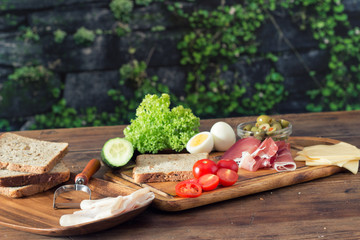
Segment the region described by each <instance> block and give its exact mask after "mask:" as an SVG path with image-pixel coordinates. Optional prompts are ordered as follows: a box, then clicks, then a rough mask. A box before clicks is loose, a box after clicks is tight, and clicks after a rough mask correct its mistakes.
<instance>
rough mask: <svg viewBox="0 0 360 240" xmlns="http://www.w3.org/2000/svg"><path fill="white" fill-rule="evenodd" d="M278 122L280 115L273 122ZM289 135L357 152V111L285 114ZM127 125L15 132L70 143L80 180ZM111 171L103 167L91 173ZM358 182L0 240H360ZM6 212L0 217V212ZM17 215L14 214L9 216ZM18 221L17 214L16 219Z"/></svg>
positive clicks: (321, 182) (1, 234)
mask: <svg viewBox="0 0 360 240" xmlns="http://www.w3.org/2000/svg"><path fill="white" fill-rule="evenodd" d="M277 117H280V116H277ZM281 117H283V118H286V119H288V120H290V121H291V122H292V123H293V134H292V136H313V137H326V138H332V139H336V140H341V141H345V142H348V143H351V144H353V145H355V146H357V147H360V129H359V128H358V127H357V126H358V122H359V119H360V111H350V112H325V113H306V114H287V115H281ZM255 119H256V117H255V116H252V117H243V118H228V119H209V120H202V121H201V127H200V130H209V129H210V127H211V126H212V124H214V123H215V122H217V121H220V120H223V121H226V122H228V123H229V124H230V125H231V126H232V127H233V128H234V129H235V128H236V125H237V124H239V123H240V122H244V121H249V120H255ZM123 128H124V126H113V127H99V128H78V129H56V130H39V131H25V132H20V133H19V134H22V135H24V136H30V137H35V138H39V139H44V140H51V141H67V142H68V143H69V153H68V154H67V155H66V157H65V159H64V160H65V163H66V164H67V165H68V167H70V169H71V170H72V172H74V173H79V172H81V170H82V168H83V167H84V166H85V165H86V163H87V162H88V161H89V160H90V159H91V158H98V157H99V156H100V155H99V154H100V150H101V148H102V145H103V144H104V143H105V141H106V140H107V139H109V138H111V137H117V136H120V137H121V136H123V133H122V130H123ZM107 171H108V168H106V167H105V166H102V167H101V169H100V171H99V172H98V173H97V174H96V176H97V177H102V174H104V173H105V172H107ZM359 196H360V175H359V174H357V175H353V174H349V173H347V172H344V173H338V174H335V175H332V176H329V177H326V178H321V179H318V180H313V181H310V182H306V183H301V184H296V185H293V186H290V187H283V188H279V189H276V190H270V191H266V192H262V193H257V194H252V195H249V196H244V197H241V198H236V199H232V200H227V201H223V202H218V203H214V204H210V205H206V206H202V207H197V208H193V209H189V210H185V211H180V212H165V211H160V210H158V209H156V208H148V209H147V210H146V211H145V212H144V213H143V214H141V215H140V216H138V217H136V218H134V219H132V220H130V221H128V222H126V223H123V224H121V225H118V226H115V227H113V228H111V229H108V230H106V231H101V232H97V233H93V234H87V235H83V236H74V237H71V238H70V237H56V238H55V237H45V236H41V235H36V234H31V233H26V232H23V231H17V230H14V229H11V228H8V227H4V226H0V239H5V240H7V239H16V240H17V239H29V240H34V239H41V240H43V239H57V240H58V239H74V240H85V239H359V238H360V229H359V225H360V207H359ZM0 211H3V210H0ZM14 213H16V214H18V213H17V210H16V209H13V210H12V211H9V214H14ZM16 214H15V215H16Z"/></svg>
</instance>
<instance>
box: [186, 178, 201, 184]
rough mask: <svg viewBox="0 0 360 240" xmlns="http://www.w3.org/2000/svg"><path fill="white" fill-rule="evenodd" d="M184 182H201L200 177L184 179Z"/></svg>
mask: <svg viewBox="0 0 360 240" xmlns="http://www.w3.org/2000/svg"><path fill="white" fill-rule="evenodd" d="M183 182H191V183H199V179H197V178H191V179H188V180H184V181H183Z"/></svg>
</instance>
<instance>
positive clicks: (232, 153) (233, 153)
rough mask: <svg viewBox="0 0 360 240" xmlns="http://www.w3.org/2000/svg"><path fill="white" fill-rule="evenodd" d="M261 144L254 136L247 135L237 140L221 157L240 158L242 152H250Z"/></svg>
mask: <svg viewBox="0 0 360 240" xmlns="http://www.w3.org/2000/svg"><path fill="white" fill-rule="evenodd" d="M260 144H261V141H260V140H259V139H257V138H254V137H247V138H242V139H240V140H238V141H237V142H236V143H234V145H232V146H231V147H230V148H229V149H228V150H227V151H226V152H225V153H224V155H223V156H222V157H221V159H232V160H235V159H236V158H241V157H242V155H243V152H246V153H248V154H252V153H253V152H254V151H255V150H256V149H257V148H258V147H259V146H260Z"/></svg>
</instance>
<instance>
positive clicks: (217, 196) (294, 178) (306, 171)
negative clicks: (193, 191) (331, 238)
mask: <svg viewBox="0 0 360 240" xmlns="http://www.w3.org/2000/svg"><path fill="white" fill-rule="evenodd" d="M289 142H290V144H291V146H296V148H300V149H302V148H304V147H306V146H313V145H316V144H328V145H331V144H335V143H338V142H339V141H337V140H333V139H329V138H316V137H291V138H290V139H289ZM291 151H292V156H293V157H295V156H296V152H297V150H295V149H293V148H292V149H291ZM221 155H222V153H221V152H213V153H211V154H210V156H209V158H210V159H212V160H214V161H217V157H219V156H221ZM296 164H297V169H296V170H295V171H290V172H276V171H275V170H273V169H260V170H258V171H256V172H250V171H247V170H244V169H239V171H238V175H239V179H238V181H237V182H236V183H235V184H234V185H232V186H229V187H221V186H220V187H218V188H217V189H215V190H213V191H209V192H203V194H202V195H201V196H200V197H198V198H181V197H178V196H176V193H175V186H176V184H177V182H155V183H144V184H139V185H140V186H143V187H149V188H150V189H151V190H152V191H153V192H154V193H156V197H155V200H154V201H153V206H154V207H156V208H158V209H160V210H164V211H174V212H175V211H182V210H186V209H190V208H194V207H199V206H204V205H207V204H211V203H217V202H221V201H225V200H229V199H233V198H238V197H243V196H247V195H250V194H254V193H259V192H264V191H268V190H273V189H277V188H281V187H285V186H290V185H294V184H298V183H302V182H307V181H311V180H314V179H318V178H322V177H327V176H330V175H332V174H335V173H338V172H340V171H342V168H340V167H337V166H316V167H308V166H305V164H304V162H296ZM104 178H105V179H106V180H109V181H113V182H115V183H116V182H119V183H121V184H125V185H128V186H133V184H136V181H135V180H134V179H133V178H132V169H125V170H122V169H119V170H113V171H109V172H107V173H106V174H105V175H104ZM124 180H127V182H126V181H124Z"/></svg>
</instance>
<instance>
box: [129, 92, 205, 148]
mask: <svg viewBox="0 0 360 240" xmlns="http://www.w3.org/2000/svg"><path fill="white" fill-rule="evenodd" d="M199 126H200V119H199V118H198V117H196V116H195V115H194V114H193V113H192V111H191V109H188V108H184V107H183V106H182V105H180V106H177V107H174V108H172V109H171V110H170V96H169V95H168V94H162V95H161V97H158V96H157V95H151V94H148V95H146V96H145V98H144V99H143V100H142V102H141V103H140V105H139V106H138V108H137V109H136V118H135V119H132V120H131V123H130V125H129V126H127V127H126V128H125V129H124V134H125V138H126V139H127V140H128V141H130V142H131V143H132V144H133V146H134V148H136V149H137V150H138V151H139V152H140V153H145V152H147V153H157V152H158V151H161V150H167V149H171V150H175V151H177V152H180V151H181V150H183V149H184V148H185V147H186V143H187V142H188V141H189V139H190V138H191V137H192V136H194V135H195V134H196V133H198V132H199Z"/></svg>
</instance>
